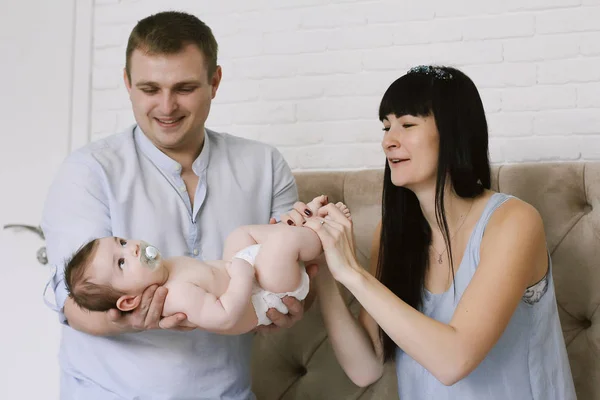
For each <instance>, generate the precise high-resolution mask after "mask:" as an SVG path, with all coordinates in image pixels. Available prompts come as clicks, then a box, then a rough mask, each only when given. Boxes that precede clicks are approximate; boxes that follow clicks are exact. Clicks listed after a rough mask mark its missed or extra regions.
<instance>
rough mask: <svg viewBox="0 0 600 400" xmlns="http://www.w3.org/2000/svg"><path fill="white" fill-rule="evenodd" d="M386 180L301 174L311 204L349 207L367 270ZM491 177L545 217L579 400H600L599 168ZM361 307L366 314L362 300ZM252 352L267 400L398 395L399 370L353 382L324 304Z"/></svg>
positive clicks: (547, 167)
mask: <svg viewBox="0 0 600 400" xmlns="http://www.w3.org/2000/svg"><path fill="white" fill-rule="evenodd" d="M382 176H383V172H382V171H379V170H377V171H375V170H370V171H352V172H309V173H298V174H296V178H297V182H298V187H299V191H300V199H302V200H303V201H308V200H310V199H312V198H313V197H314V196H316V195H318V194H321V193H325V194H328V195H329V198H330V200H332V201H343V202H344V203H346V204H347V205H348V207H350V210H351V211H352V215H353V218H354V222H355V235H356V242H357V247H358V253H359V254H358V257H359V258H360V261H361V262H362V263H363V266H366V265H367V264H368V255H369V254H370V253H369V250H370V246H371V238H372V235H373V231H374V229H375V226H376V224H377V221H378V219H379V218H380V201H381V181H382ZM492 177H493V189H494V190H499V191H502V192H505V193H510V194H514V195H515V196H517V197H519V198H521V199H523V200H525V201H527V202H529V203H530V204H532V205H534V206H535V207H536V208H537V209H538V210H539V212H540V213H541V215H542V217H543V218H544V223H545V227H546V234H547V240H548V246H549V248H550V251H551V253H552V259H553V263H554V279H555V285H556V292H557V299H558V305H559V311H560V318H561V323H562V326H563V333H564V337H565V341H566V343H567V349H568V353H569V359H570V362H571V369H572V372H573V377H574V380H575V386H576V389H577V394H578V398H579V399H580V400H600V307H598V306H599V304H600V162H595V163H553V164H519V165H503V166H496V167H494V168H493V170H492ZM348 300H349V301H350V296H348ZM352 307H353V309H354V310H356V309H357V304H356V301H354V300H353V301H352ZM253 351H254V353H253V366H252V368H253V386H254V390H255V393H256V395H257V397H258V399H259V400H275V399H286V400H291V399H313V400H320V399H323V400H338V399H339V400H345V399H365V400H366V399H377V400H383V399H397V398H398V395H397V388H396V378H395V370H394V367H393V365H388V366H387V370H386V373H385V375H384V377H383V378H382V379H381V380H379V381H378V382H376V383H375V384H373V385H371V386H370V387H368V388H359V387H356V386H355V385H353V384H352V382H351V381H350V380H349V379H348V378H347V377H346V376H345V374H344V372H343V371H342V370H341V369H340V367H339V366H338V364H337V361H336V359H335V356H334V355H333V352H332V350H331V346H330V344H329V342H328V340H327V335H326V332H325V329H324V327H323V323H322V320H321V315H320V313H319V307H318V304H314V305H313V307H312V308H311V309H310V311H309V312H308V313H307V314H306V315H305V317H304V319H303V320H302V321H301V322H299V323H298V324H297V325H296V326H294V328H292V329H290V330H287V331H282V332H278V333H275V334H270V335H259V336H258V337H257V339H256V340H255V346H254V349H253ZM403 400H404V399H403Z"/></svg>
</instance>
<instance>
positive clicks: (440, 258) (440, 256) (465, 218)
mask: <svg viewBox="0 0 600 400" xmlns="http://www.w3.org/2000/svg"><path fill="white" fill-rule="evenodd" d="M473 203H475V200H472V201H471V205H470V206H469V211H467V213H466V214H465V217H464V218H463V220H462V221H461V223H460V225H459V226H458V228H457V229H456V231H455V232H454V234H453V235H452V236H450V243H452V239H454V236H456V234H457V233H458V231H460V228H462V226H463V225H464V223H465V221H466V220H467V217H468V216H469V213H470V212H471V208H473ZM431 247H432V248H433V250H434V251H435V252H436V253H437V255H438V257H437V262H438V264H441V263H442V262H443V260H442V255H443V254H444V253H445V252H446V250H448V247H447V246H446V247H444V250H442V252H441V253H439V252H438V251H437V249H436V248H435V247H434V246H433V244H432V245H431Z"/></svg>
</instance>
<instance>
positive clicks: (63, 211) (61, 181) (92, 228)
mask: <svg viewBox="0 0 600 400" xmlns="http://www.w3.org/2000/svg"><path fill="white" fill-rule="evenodd" d="M89 157H90V158H91V156H89ZM92 160H93V159H92ZM92 160H86V159H85V157H84V156H82V155H79V154H72V155H71V156H69V158H68V159H67V160H66V161H65V162H64V163H63V165H62V166H61V168H60V170H59V172H58V174H57V175H56V177H55V179H54V181H53V183H52V185H51V186H50V189H49V191H48V196H47V198H46V202H45V205H44V211H43V213H42V221H41V227H42V230H43V232H44V236H45V238H46V250H47V254H48V263H49V265H50V266H51V267H52V268H54V273H53V275H52V277H51V278H50V281H49V282H48V285H47V286H46V289H47V288H48V287H51V288H52V289H53V291H54V299H55V305H54V306H51V308H53V309H54V310H55V311H57V312H58V314H59V320H60V322H61V323H63V324H66V323H67V320H66V317H65V315H64V305H65V300H66V299H67V297H68V292H67V288H66V285H65V279H64V277H65V273H64V269H65V265H66V263H67V262H68V260H69V259H70V258H71V257H72V256H73V254H74V253H75V252H76V251H77V250H78V249H79V248H80V247H81V246H82V245H84V244H86V243H87V242H89V241H90V240H92V239H96V238H100V237H106V236H111V223H110V214H109V207H108V201H107V196H106V191H105V190H104V188H105V187H106V186H105V183H104V180H103V179H102V174H101V170H100V168H99V166H95V165H94V163H93V162H92ZM45 295H46V293H45V291H44V298H45V299H46V296H45Z"/></svg>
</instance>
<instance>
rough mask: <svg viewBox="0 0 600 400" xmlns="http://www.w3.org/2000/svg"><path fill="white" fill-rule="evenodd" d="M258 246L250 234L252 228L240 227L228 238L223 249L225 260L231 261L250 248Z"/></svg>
mask: <svg viewBox="0 0 600 400" xmlns="http://www.w3.org/2000/svg"><path fill="white" fill-rule="evenodd" d="M254 244H257V241H256V240H255V239H254V237H253V236H252V234H251V233H250V226H240V227H239V228H236V229H235V230H234V231H233V232H231V233H230V234H229V236H227V239H226V240H225V248H224V249H223V260H226V261H231V259H232V258H233V256H234V255H236V254H237V252H239V251H240V250H243V249H245V248H246V247H248V246H252V245H254Z"/></svg>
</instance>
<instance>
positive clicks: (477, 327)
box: [287, 66, 575, 400]
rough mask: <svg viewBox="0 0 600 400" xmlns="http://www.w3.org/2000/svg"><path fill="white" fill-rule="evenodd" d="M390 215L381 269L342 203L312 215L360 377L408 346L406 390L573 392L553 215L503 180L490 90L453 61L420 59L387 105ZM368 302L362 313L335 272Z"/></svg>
mask: <svg viewBox="0 0 600 400" xmlns="http://www.w3.org/2000/svg"><path fill="white" fill-rule="evenodd" d="M379 118H380V120H381V121H382V122H383V131H384V133H383V140H382V147H383V150H384V152H385V156H386V159H387V163H386V166H385V174H384V185H383V186H384V189H383V204H382V221H381V224H380V225H379V227H378V229H377V232H376V234H375V237H374V243H373V254H372V257H371V260H372V264H371V273H372V274H373V275H371V274H370V273H369V272H367V271H365V270H363V269H362V268H361V267H360V265H359V263H358V261H357V260H356V258H355V253H354V245H353V241H352V223H351V221H350V220H349V219H347V218H345V217H344V216H343V215H342V214H341V213H340V212H338V211H337V210H336V208H335V207H334V206H333V205H327V206H325V207H323V208H322V209H321V210H320V212H319V216H320V217H324V218H321V219H320V221H315V219H308V220H306V221H304V220H303V218H302V215H303V212H304V211H305V208H304V206H303V204H298V205H297V207H296V210H295V211H294V212H293V213H292V214H290V215H289V216H288V217H287V218H290V219H291V220H293V221H294V222H295V223H305V224H306V226H309V227H311V228H312V229H314V230H315V231H316V232H317V234H318V235H319V237H320V239H321V241H322V243H323V247H324V250H325V255H326V260H327V265H328V267H329V268H328V269H327V268H322V269H321V271H320V273H319V276H318V277H317V278H316V282H315V284H316V288H317V293H318V296H319V299H320V303H321V307H322V312H323V318H324V320H325V324H326V327H327V330H328V332H329V337H330V339H331V342H332V344H333V348H334V351H335V354H336V356H337V358H338V360H339V362H340V364H341V366H342V367H343V369H344V371H345V372H346V374H347V375H348V376H349V377H350V379H352V381H353V382H354V383H355V384H357V385H359V386H366V385H369V384H371V383H373V382H375V381H376V380H377V379H378V378H379V377H381V375H382V373H383V364H384V362H386V361H389V360H395V363H396V369H397V376H398V387H399V394H400V398H401V399H411V400H412V399H477V400H481V399H502V400H505V399H544V400H548V399H561V400H564V399H574V398H575V391H574V387H573V380H572V376H571V371H570V368H569V362H568V359H567V354H566V349H565V343H564V340H563V336H562V331H561V327H560V323H559V319H558V311H557V306H556V297H555V292H554V285H553V282H552V273H551V272H552V264H551V260H550V257H549V254H548V251H547V248H546V242H545V234H544V228H543V223H542V219H541V217H540V215H539V214H538V212H537V211H536V210H535V208H533V207H532V206H531V205H529V204H527V203H525V202H523V201H521V200H519V199H516V198H514V197H511V196H508V195H505V194H502V193H494V192H492V191H491V190H490V166H489V160H488V131H487V123H486V119H485V113H484V109H483V105H482V103H481V99H480V96H479V93H478V91H477V89H476V87H475V85H474V84H473V82H472V81H471V80H470V79H469V78H468V77H467V76H466V75H465V74H463V73H462V72H460V71H458V70H456V69H454V68H448V67H431V66H420V67H416V68H413V69H411V70H410V71H409V72H408V73H407V74H406V75H404V76H402V77H401V78H399V79H398V80H397V81H395V82H394V83H393V84H392V85H391V86H390V87H389V89H388V90H387V91H386V93H385V95H384V97H383V99H382V101H381V105H380V109H379ZM335 281H338V282H340V283H341V284H343V285H344V286H345V287H346V288H348V289H349V290H350V292H351V293H352V294H353V295H354V296H355V297H356V299H357V300H358V301H359V302H360V304H361V305H362V310H361V312H360V316H359V318H358V321H357V320H356V319H355V318H354V317H353V316H352V314H351V313H350V312H349V310H348V309H347V308H346V305H345V303H344V301H343V299H342V297H341V296H340V292H339V290H338V288H337V286H336V284H335Z"/></svg>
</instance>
